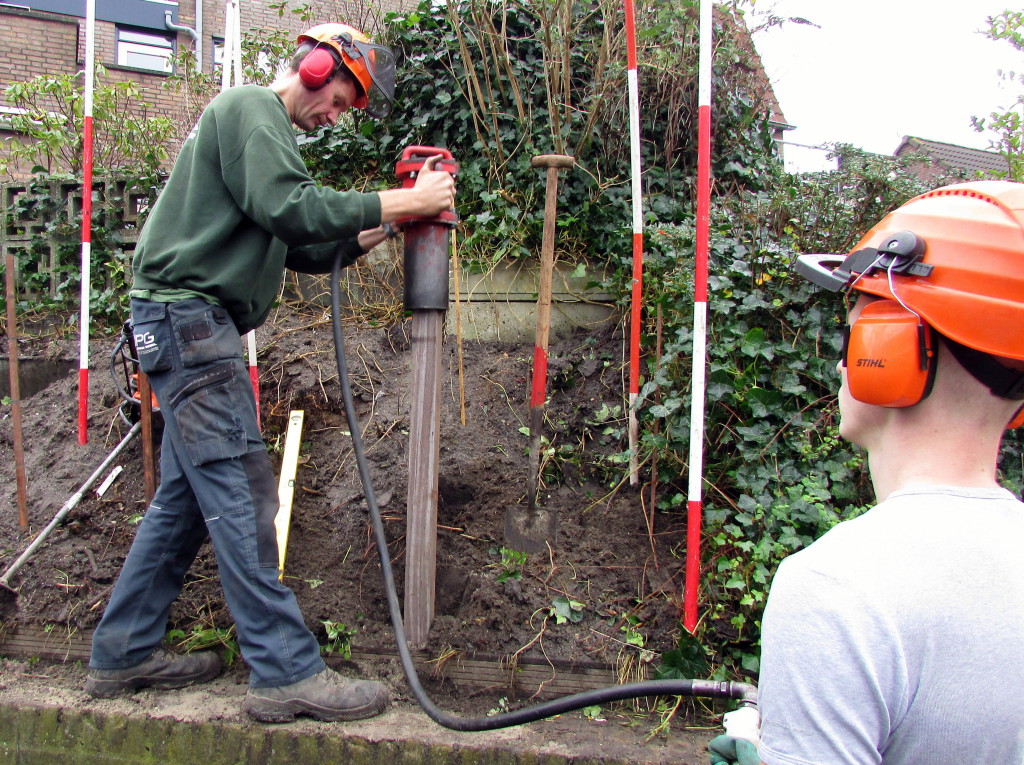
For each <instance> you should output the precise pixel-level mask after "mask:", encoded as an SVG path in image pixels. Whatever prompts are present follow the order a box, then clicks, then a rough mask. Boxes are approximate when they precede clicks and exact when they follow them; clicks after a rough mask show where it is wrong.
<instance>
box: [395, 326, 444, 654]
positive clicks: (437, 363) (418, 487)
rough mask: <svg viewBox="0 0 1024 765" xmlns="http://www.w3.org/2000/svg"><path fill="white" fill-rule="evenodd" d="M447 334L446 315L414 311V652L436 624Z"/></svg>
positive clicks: (409, 585) (409, 569) (409, 584)
mask: <svg viewBox="0 0 1024 765" xmlns="http://www.w3.org/2000/svg"><path fill="white" fill-rule="evenodd" d="M443 328H444V311H436V310H422V311H413V314H412V382H411V389H410V394H411V398H412V412H411V414H410V418H409V488H408V500H407V510H408V515H407V518H406V543H407V545H408V549H407V552H406V570H405V629H406V633H407V635H408V639H409V642H410V643H411V644H412V645H414V646H421V645H424V644H425V643H426V642H427V634H428V633H429V632H430V624H431V622H432V621H433V619H434V577H435V574H436V569H437V560H436V553H437V490H438V472H439V467H440V466H439V460H440V430H441V414H440V413H441V342H442V331H443Z"/></svg>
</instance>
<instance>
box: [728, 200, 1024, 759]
mask: <svg viewBox="0 0 1024 765" xmlns="http://www.w3.org/2000/svg"><path fill="white" fill-rule="evenodd" d="M797 270H798V271H799V272H800V273H802V274H803V275H804V276H807V277H808V278H810V279H811V280H812V281H814V282H815V283H817V284H819V285H821V286H824V287H826V288H829V289H832V290H841V289H844V288H848V289H849V290H850V291H851V298H856V301H855V302H854V303H853V305H852V307H851V309H850V312H849V317H848V323H849V326H848V329H847V332H848V334H847V341H846V344H845V348H844V353H843V361H842V365H841V373H842V379H843V384H842V387H841V388H840V391H839V406H840V412H841V415H842V420H841V424H840V433H841V435H842V436H843V437H844V438H846V439H848V440H850V441H852V442H853V443H855V444H857V445H859V446H861V447H863V448H864V449H865V450H866V452H867V455H868V463H869V468H870V471H871V478H872V483H873V485H874V489H875V494H876V496H877V498H878V500H879V504H878V505H877V506H876V507H874V508H873V509H871V510H869V511H868V512H867V513H866V514H865V515H863V516H861V517H859V518H856V519H854V520H851V521H847V522H844V523H841V524H839V525H838V526H837V527H835V528H834V529H832V530H831V531H830V532H829V533H827V534H826V535H825V536H824V537H822V538H821V539H820V540H818V541H817V542H815V543H814V544H812V545H811V546H810V547H809V548H807V549H806V550H803V551H801V552H799V553H797V554H795V555H793V556H791V557H790V558H788V559H787V560H786V561H784V562H783V564H782V565H781V566H780V567H779V570H778V573H777V574H776V576H775V579H774V580H773V582H772V586H771V591H770V593H769V597H768V604H767V607H766V610H765V615H764V619H763V622H762V655H761V675H760V681H759V695H758V707H759V711H760V714H761V727H760V743H759V749H758V754H759V757H760V760H761V761H762V762H764V763H768V764H769V765H772V764H774V763H827V764H828V765H838V764H842V763H857V764H860V763H879V762H884V763H928V764H929V765H935V764H936V763H958V764H960V763H967V762H977V763H995V762H998V763H1024V711H1022V708H1021V702H1020V698H1019V696H1020V694H1019V692H1018V690H1017V688H1016V684H1017V681H1018V679H1019V678H1020V676H1021V669H1022V665H1024V566H1021V565H1020V560H1021V554H1020V543H1021V540H1022V539H1024V504H1022V503H1021V502H1020V501H1019V500H1018V499H1017V498H1016V497H1014V496H1013V495H1012V494H1011V493H1010V492H1008V491H1006V490H1005V489H1002V488H1000V487H999V485H998V484H997V481H996V460H997V456H998V453H999V447H1000V442H1001V439H1002V436H1003V433H1004V432H1005V430H1006V428H1007V426H1008V424H1009V425H1011V426H1016V425H1018V424H1020V422H1019V421H1018V419H1019V415H1020V410H1021V404H1022V401H1024V184H1019V183H1009V182H1003V181H986V182H976V183H968V184H960V185H957V186H948V187H945V188H942V189H938V190H935V191H932V192H929V193H926V194H923V195H921V196H919V197H916V198H914V199H912V200H910V201H909V202H907V203H906V204H905V205H903V206H902V207H900V208H899V209H897V210H895V211H894V212H892V213H890V214H889V215H888V216H886V217H885V218H884V219H883V220H882V221H881V222H880V223H879V224H878V225H877V226H875V228H873V229H872V230H871V231H870V232H868V234H867V235H866V236H865V237H864V238H863V239H862V240H861V241H860V243H859V244H858V245H857V246H856V247H855V248H854V251H853V252H852V253H850V255H848V256H846V257H843V256H833V255H810V256H808V255H805V256H803V257H801V259H800V262H799V264H798V267H797ZM736 743H737V742H736V741H735V740H730V741H716V742H713V745H712V747H711V749H712V762H728V761H739V762H744V759H743V758H740V757H732V758H730V757H729V756H728V755H718V754H716V753H715V752H716V750H718V751H721V750H723V749H728V747H729V745H730V744H731V745H732V746H734V747H735V745H736ZM748 757H749V756H748ZM744 765H745V763H744Z"/></svg>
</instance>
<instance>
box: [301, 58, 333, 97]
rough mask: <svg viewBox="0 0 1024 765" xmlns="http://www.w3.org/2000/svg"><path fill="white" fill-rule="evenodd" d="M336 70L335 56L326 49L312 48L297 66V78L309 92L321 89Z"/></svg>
mask: <svg viewBox="0 0 1024 765" xmlns="http://www.w3.org/2000/svg"><path fill="white" fill-rule="evenodd" d="M337 69H338V59H337V56H336V55H335V54H334V53H333V52H331V51H330V50H329V49H327V48H313V50H311V51H310V52H309V53H308V54H307V55H306V57H305V58H304V59H302V63H300V64H299V78H300V79H301V80H302V84H303V85H305V86H306V87H307V88H310V89H311V90H317V89H318V88H322V87H323V86H324V85H326V84H327V83H328V82H330V81H331V78H332V77H333V76H334V73H335V72H336V71H337Z"/></svg>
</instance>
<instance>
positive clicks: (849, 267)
mask: <svg viewBox="0 0 1024 765" xmlns="http://www.w3.org/2000/svg"><path fill="white" fill-rule="evenodd" d="M796 270H797V272H798V273H800V274H801V275H803V276H805V277H807V278H808V279H810V280H811V281H812V282H814V283H815V284H818V285H819V286H822V287H825V288H827V289H830V290H832V291H839V290H841V289H843V288H849V289H852V290H858V291H860V292H865V293H868V294H871V295H876V296H878V297H880V298H883V300H884V301H885V302H886V304H887V306H888V308H886V309H881V308H880V309H879V310H878V311H875V312H873V315H874V317H875V318H874V319H872V320H870V321H869V322H868V323H867V324H866V328H867V331H869V332H875V330H872V329H870V327H871V325H872V324H878V325H879V326H881V325H884V324H885V323H886V321H885V320H881V321H879V319H878V316H880V315H881V314H880V313H879V311H881V312H883V313H884V312H888V313H889V314H891V315H892V316H893V317H894V318H893V322H895V323H902V324H904V325H906V324H907V321H906V317H908V316H909V317H912V318H913V319H914V321H913V322H912V323H913V324H914V325H915V326H913V327H910V328H909V329H907V330H906V332H905V336H906V337H907V338H908V341H907V342H908V343H909V342H914V343H915V344H916V345H917V346H918V349H919V350H918V351H917V352H914V353H913V354H912V355H910V354H909V353H904V354H902V358H903V359H904V360H905V359H907V358H911V359H912V363H911V364H909V365H907V364H906V362H905V361H904V362H903V363H904V365H905V366H908V367H918V368H919V369H920V373H921V375H922V377H927V378H930V375H931V372H932V371H933V370H932V366H933V358H934V353H935V349H934V348H933V347H931V344H930V343H928V342H927V340H928V338H927V336H926V333H927V332H928V331H930V329H934V330H935V331H936V332H938V333H939V334H940V335H942V336H943V337H944V338H946V339H947V340H948V341H952V342H948V343H947V345H948V346H949V348H950V350H951V352H952V353H953V355H954V356H956V357H957V358H958V359H959V360H960V361H961V363H963V364H964V366H965V367H966V368H968V369H969V370H970V371H971V372H972V374H974V375H975V377H978V378H979V379H980V380H981V381H982V382H984V383H985V384H986V385H988V386H989V387H990V388H991V389H992V391H993V393H995V394H996V395H999V396H1002V397H1004V398H1010V399H1017V400H1024V374H1022V373H1020V372H1017V371H1015V370H1011V369H1009V368H1007V367H1004V366H1003V365H1001V364H998V363H995V362H994V361H993V360H992V359H991V358H989V357H991V356H997V357H998V356H1001V357H1005V358H1010V359H1021V360H1024V184H1022V183H1012V182H1009V181H976V182H973V183H962V184H956V185H953V186H945V187H942V188H939V189H935V190H934V191H929V192H927V193H924V194H921V195H919V196H917V197H914V198H913V199H911V200H910V201H908V202H907V203H906V204H904V205H903V206H901V207H899V208H897V209H896V210H894V211H892V212H891V213H889V214H888V215H886V216H885V217H884V218H883V219H882V220H881V221H880V222H879V223H878V224H877V225H876V226H875V227H874V228H872V229H871V230H870V231H869V232H868V233H867V234H866V235H865V236H864V237H863V238H862V239H861V240H860V242H858V243H857V245H856V246H855V247H854V248H853V251H852V252H851V253H850V254H849V255H845V256H843V255H801V256H800V258H799V259H798V261H797V264H796ZM897 316H899V318H895V317H897ZM856 331H857V327H856V325H855V326H854V327H852V328H851V330H850V332H851V336H852V335H853V333H855V332H856ZM884 331H885V332H886V333H888V334H886V335H885V337H890V336H891V333H892V332H893V331H894V330H893V329H892V327H891V326H889V327H887V328H886V329H885V330H884ZM878 336H879V337H881V336H882V335H878ZM911 338H913V339H911ZM869 344H870V343H864V342H863V341H861V344H860V345H861V347H867V345H869ZM890 350H891V349H890ZM906 350H907V351H908V352H909V351H910V350H911V349H910V348H907V349H906ZM865 353H866V351H865ZM876 356H877V352H876ZM895 357H896V354H895V353H893V354H892V358H893V359H895ZM880 358H881V357H880V356H878V357H877V358H874V359H871V358H867V357H865V358H858V359H857V363H858V369H860V367H864V369H863V370H862V371H864V373H865V374H870V373H871V371H872V368H873V367H877V369H878V370H879V372H878V373H879V374H885V373H884V372H882V371H880V370H881V369H882V368H883V367H882V366H881V365H882V364H883V363H884V362H882V361H880ZM918 361H919V362H920V363H919V364H918V363H917V362H918ZM856 373H857V372H856V371H855V370H853V369H851V368H850V365H849V364H848V378H849V376H850V375H852V374H856ZM853 388H854V386H853V384H852V382H851V392H853ZM872 388H875V389H877V390H878V391H879V393H878V395H880V396H882V394H881V392H880V391H881V390H882V389H883V388H884V385H878V386H872V385H870V384H869V385H868V386H866V389H867V390H871V389H872ZM927 394H928V386H927V385H922V395H921V396H920V397H919V398H917V399H916V400H911V401H909V403H896V402H895V401H892V402H890V403H885V402H883V401H877V400H871V401H869V403H880V404H881V405H883V406H909V405H912V404H913V403H917V401H919V400H920V399H921V398H923V397H924V396H926V395H927ZM854 395H855V397H858V398H859V396H856V394H854ZM870 396H871V394H869V397H870ZM883 398H884V396H883ZM860 400H865V399H863V398H861V399H860Z"/></svg>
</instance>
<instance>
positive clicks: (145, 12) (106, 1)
mask: <svg viewBox="0 0 1024 765" xmlns="http://www.w3.org/2000/svg"><path fill="white" fill-rule="evenodd" d="M413 3H414V0H365V2H362V1H361V0H327V2H326V3H323V4H320V5H318V8H319V9H320V13H319V14H318V15H317V17H316V18H315V19H314V21H316V22H320V21H333V20H345V21H349V22H350V23H352V24H354V25H356V26H360V27H361V28H362V29H364V30H366V31H367V32H368V33H370V34H372V33H373V30H374V28H375V26H376V19H377V18H378V17H379V16H380V15H381V14H383V13H384V12H387V11H397V10H400V9H401V8H402V7H407V6H409V5H411V4H413ZM239 6H240V15H241V21H240V26H241V29H242V34H243V36H244V35H246V33H247V31H248V30H252V29H285V30H289V31H290V32H292V33H295V34H298V33H299V32H300V31H302V29H303V28H305V27H306V26H308V23H309V22H304V21H303V20H302V19H301V18H300V16H299V15H297V14H294V13H290V12H288V11H287V10H286V12H285V13H284V14H283V15H282V14H279V13H278V10H277V9H276V8H272V7H271V2H270V0H241V2H240V3H239ZM289 7H293V6H289ZM224 17H225V3H224V2H223V0H180V2H174V0H97V3H96V29H95V46H96V63H98V64H100V65H102V66H103V67H104V68H105V69H106V70H107V81H125V80H131V81H134V82H135V83H136V85H137V87H138V89H139V92H140V96H141V98H142V100H144V101H145V102H146V103H148V104H150V106H151V107H152V109H151V112H152V113H155V114H160V115H164V116H168V117H171V118H172V119H181V115H182V108H181V103H180V100H181V97H180V96H179V95H178V94H177V93H175V92H173V91H172V90H170V89H168V88H166V87H165V83H166V82H167V79H168V75H169V73H170V72H169V69H170V63H169V62H170V60H172V59H173V57H174V55H175V54H176V53H177V52H178V51H179V50H180V49H181V48H182V46H185V47H188V48H191V49H193V50H195V51H196V52H197V53H199V54H200V55H199V56H197V59H198V60H199V61H200V62H201V63H200V66H201V68H202V71H204V72H205V73H207V74H212V73H215V71H219V66H216V65H215V63H214V58H215V54H216V52H217V51H218V49H219V45H220V44H221V42H222V41H223V39H224ZM85 37H86V35H85V0H18V4H16V5H15V4H4V3H0V139H3V140H4V143H5V144H6V139H7V138H8V137H10V136H11V135H12V134H11V131H10V130H9V127H10V125H9V123H8V122H7V120H6V119H5V118H6V117H7V116H8V115H9V114H10V113H11V109H12V105H11V104H9V103H7V102H6V100H5V98H4V94H5V91H6V88H7V87H8V86H9V85H11V84H12V83H15V82H21V81H25V80H28V79H31V78H32V77H36V76H38V75H42V74H58V73H66V74H72V73H75V72H79V71H81V70H82V68H83V66H84V64H85ZM215 67H216V69H215ZM0 152H3V149H2V148H0Z"/></svg>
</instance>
